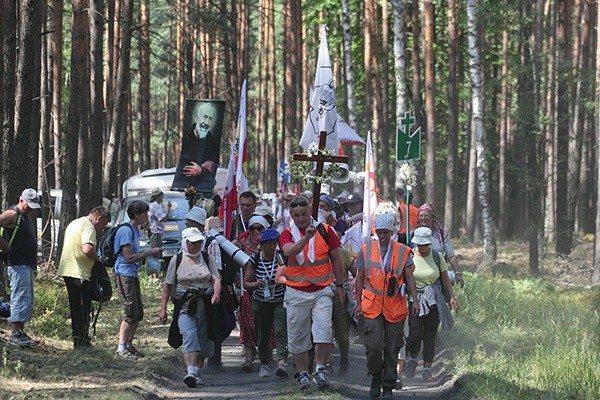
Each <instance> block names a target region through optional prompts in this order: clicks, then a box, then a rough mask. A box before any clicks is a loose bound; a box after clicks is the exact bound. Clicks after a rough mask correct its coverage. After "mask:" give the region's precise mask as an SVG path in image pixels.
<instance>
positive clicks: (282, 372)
mask: <svg viewBox="0 0 600 400" xmlns="http://www.w3.org/2000/svg"><path fill="white" fill-rule="evenodd" d="M275 375H277V376H278V377H280V378H282V379H283V378H287V377H288V376H289V374H288V372H287V370H286V369H285V366H284V365H281V364H280V365H278V366H277V369H276V370H275Z"/></svg>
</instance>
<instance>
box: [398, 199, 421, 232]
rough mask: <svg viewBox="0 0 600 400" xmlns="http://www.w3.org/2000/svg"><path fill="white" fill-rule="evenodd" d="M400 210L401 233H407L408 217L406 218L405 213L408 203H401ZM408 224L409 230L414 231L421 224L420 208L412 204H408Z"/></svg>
mask: <svg viewBox="0 0 600 400" xmlns="http://www.w3.org/2000/svg"><path fill="white" fill-rule="evenodd" d="M398 211H400V232H399V233H406V218H404V214H406V203H404V202H402V203H400V205H399V206H398ZM408 224H409V226H408V229H409V232H412V231H414V230H415V229H417V227H418V226H419V209H418V208H417V207H415V206H413V205H412V204H409V205H408Z"/></svg>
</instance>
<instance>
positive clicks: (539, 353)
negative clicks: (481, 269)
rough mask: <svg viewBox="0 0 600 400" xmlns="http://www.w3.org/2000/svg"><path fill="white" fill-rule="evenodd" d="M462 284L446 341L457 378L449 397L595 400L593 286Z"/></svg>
mask: <svg viewBox="0 0 600 400" xmlns="http://www.w3.org/2000/svg"><path fill="white" fill-rule="evenodd" d="M465 280H466V281H467V282H468V284H467V286H466V287H465V288H464V291H462V295H461V298H460V301H461V306H462V309H461V311H460V312H459V313H458V314H457V315H456V320H457V323H456V325H455V332H454V333H453V334H452V335H451V337H450V340H451V342H452V346H453V349H454V354H455V360H454V361H455V367H456V369H457V371H458V372H459V373H460V374H461V378H460V379H459V381H458V387H459V388H460V389H459V390H458V391H457V393H456V394H457V398H481V399H507V398H514V399H545V400H547V399H599V398H600V356H599V354H600V336H599V335H600V333H599V332H600V330H599V328H600V316H599V312H600V311H599V308H600V307H599V304H600V288H596V289H594V290H588V291H580V290H563V289H558V288H556V287H555V286H554V285H553V284H552V283H551V282H548V281H545V280H543V279H531V278H529V279H519V280H514V279H512V280H509V279H505V278H491V279H490V278H482V277H479V276H477V275H469V276H468V279H465Z"/></svg>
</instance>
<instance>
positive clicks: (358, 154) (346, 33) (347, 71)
mask: <svg viewBox="0 0 600 400" xmlns="http://www.w3.org/2000/svg"><path fill="white" fill-rule="evenodd" d="M397 1H398V2H400V0H397ZM351 28H352V22H351V20H350V2H349V0H342V40H343V44H344V78H345V79H344V82H345V89H346V101H345V104H346V115H345V117H346V121H347V122H348V125H350V127H351V128H352V129H354V130H355V131H357V133H358V130H357V128H358V127H357V125H356V78H355V76H354V61H353V59H352V30H351ZM351 156H352V161H351V162H350V165H348V167H349V168H350V169H352V170H354V171H357V170H359V169H360V168H361V165H362V164H361V161H362V159H363V158H364V154H363V151H362V149H361V147H360V146H353V147H352V154H351Z"/></svg>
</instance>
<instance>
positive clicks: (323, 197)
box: [319, 194, 333, 208]
mask: <svg viewBox="0 0 600 400" xmlns="http://www.w3.org/2000/svg"><path fill="white" fill-rule="evenodd" d="M319 201H323V202H325V203H327V205H328V206H329V208H332V207H333V199H332V198H331V196H329V195H326V194H322V195H321V196H319Z"/></svg>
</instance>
